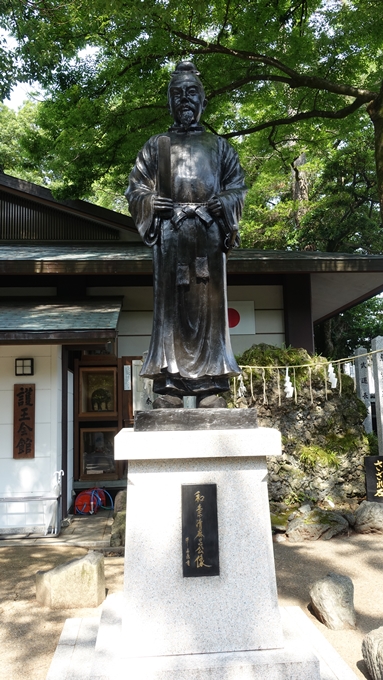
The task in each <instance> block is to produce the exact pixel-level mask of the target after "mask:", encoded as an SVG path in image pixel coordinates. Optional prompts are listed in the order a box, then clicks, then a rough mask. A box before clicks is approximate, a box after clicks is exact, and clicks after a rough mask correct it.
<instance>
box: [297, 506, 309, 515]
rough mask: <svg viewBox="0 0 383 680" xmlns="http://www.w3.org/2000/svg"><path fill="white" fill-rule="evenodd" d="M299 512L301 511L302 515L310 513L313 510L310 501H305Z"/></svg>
mask: <svg viewBox="0 0 383 680" xmlns="http://www.w3.org/2000/svg"><path fill="white" fill-rule="evenodd" d="M298 512H300V513H301V515H308V513H309V512H311V505H310V503H305V504H304V505H301V507H300V508H298Z"/></svg>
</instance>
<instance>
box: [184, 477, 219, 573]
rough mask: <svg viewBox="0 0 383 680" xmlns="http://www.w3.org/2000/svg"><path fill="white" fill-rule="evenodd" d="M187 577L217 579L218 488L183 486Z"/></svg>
mask: <svg viewBox="0 0 383 680" xmlns="http://www.w3.org/2000/svg"><path fill="white" fill-rule="evenodd" d="M182 564H183V575H184V576H218V575H219V551H218V514H217V485H216V484H182Z"/></svg>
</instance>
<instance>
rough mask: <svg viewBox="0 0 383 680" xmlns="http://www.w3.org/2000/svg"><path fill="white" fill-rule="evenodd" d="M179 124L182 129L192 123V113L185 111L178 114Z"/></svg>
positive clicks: (188, 110)
mask: <svg viewBox="0 0 383 680" xmlns="http://www.w3.org/2000/svg"><path fill="white" fill-rule="evenodd" d="M180 122H181V125H182V127H184V128H188V127H190V126H191V124H192V123H193V122H194V113H193V111H191V110H190V109H185V110H184V111H181V112H180Z"/></svg>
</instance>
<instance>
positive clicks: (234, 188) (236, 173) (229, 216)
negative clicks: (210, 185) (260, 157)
mask: <svg viewBox="0 0 383 680" xmlns="http://www.w3.org/2000/svg"><path fill="white" fill-rule="evenodd" d="M219 144H220V147H221V148H220V156H221V191H220V192H219V193H218V198H219V200H220V202H221V205H222V211H223V220H222V222H223V223H224V224H223V226H224V230H225V232H226V239H225V240H226V245H227V247H232V246H233V245H238V241H239V239H238V238H237V234H238V222H239V220H240V219H241V215H242V210H243V204H244V200H245V196H246V191H247V189H246V186H245V180H244V173H243V170H242V168H241V166H240V163H239V158H238V154H237V152H236V151H235V150H234V149H233V147H232V146H231V145H230V144H228V142H226V140H225V139H222V137H219Z"/></svg>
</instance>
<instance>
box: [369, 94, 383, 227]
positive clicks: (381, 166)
mask: <svg viewBox="0 0 383 680" xmlns="http://www.w3.org/2000/svg"><path fill="white" fill-rule="evenodd" d="M367 111H368V113H369V115H370V118H371V120H372V123H373V125H374V136H375V163H376V178H377V183H378V196H379V204H380V215H381V218H382V222H383V83H382V86H381V88H380V92H379V95H378V96H377V98H376V99H374V100H373V101H372V102H370V103H369V105H368V106H367Z"/></svg>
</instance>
